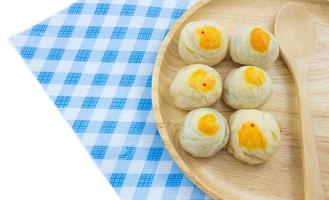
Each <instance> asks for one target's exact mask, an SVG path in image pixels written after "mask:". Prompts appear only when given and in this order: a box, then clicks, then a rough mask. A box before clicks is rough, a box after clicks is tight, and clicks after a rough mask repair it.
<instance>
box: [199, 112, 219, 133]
mask: <svg viewBox="0 0 329 200" xmlns="http://www.w3.org/2000/svg"><path fill="white" fill-rule="evenodd" d="M198 129H199V130H200V132H201V133H203V134H205V135H207V136H212V135H214V134H215V133H217V132H218V131H219V129H220V127H219V124H218V123H217V118H216V117H215V116H214V115H213V114H205V115H203V116H202V117H201V118H200V119H199V122H198Z"/></svg>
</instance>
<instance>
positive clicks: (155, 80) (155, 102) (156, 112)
mask: <svg viewBox="0 0 329 200" xmlns="http://www.w3.org/2000/svg"><path fill="white" fill-rule="evenodd" d="M210 1H212V0H200V1H198V2H197V3H195V4H194V5H193V6H191V7H190V8H189V9H188V10H187V11H186V12H185V13H184V14H183V16H181V18H180V19H179V20H177V21H176V22H175V24H174V25H173V26H172V27H171V28H170V31H169V32H168V34H167V36H166V37H165V39H164V41H163V42H162V44H161V47H160V49H159V52H158V54H157V57H156V62H155V65H154V69H153V73H152V89H151V93H152V112H153V116H154V118H155V122H156V125H157V128H158V130H159V133H160V137H161V138H162V141H163V143H164V146H165V147H166V149H167V151H168V152H169V154H170V155H171V157H172V159H173V160H174V161H175V163H176V164H177V165H178V167H179V168H180V169H181V170H182V172H183V173H184V175H185V176H187V177H188V178H189V179H190V180H191V181H192V182H193V184H195V185H197V186H198V187H199V188H200V189H201V190H202V191H204V192H205V193H206V194H208V195H209V196H210V197H212V198H214V199H224V197H223V196H221V195H220V194H221V193H222V192H215V191H214V190H213V189H211V188H209V187H208V186H206V185H205V184H204V183H203V181H201V180H200V179H199V178H198V177H197V176H195V174H194V172H193V171H192V170H190V168H189V167H188V166H187V165H186V164H185V162H184V161H183V160H182V159H181V157H180V156H179V154H178V153H177V151H176V149H175V147H174V145H173V144H172V142H171V141H170V138H169V136H168V132H167V130H166V128H165V126H164V120H163V118H162V116H161V114H160V106H159V92H158V84H159V74H160V67H161V65H162V63H163V60H164V54H165V52H166V50H167V48H168V46H169V44H170V41H171V40H172V38H173V37H174V35H175V34H176V32H177V30H178V28H179V27H180V26H181V25H182V24H183V23H184V22H185V21H186V20H187V19H188V18H189V17H190V16H191V15H192V14H193V13H194V12H195V11H197V10H199V9H200V8H202V7H203V6H205V5H206V4H207V3H209V2H210Z"/></svg>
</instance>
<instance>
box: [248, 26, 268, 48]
mask: <svg viewBox="0 0 329 200" xmlns="http://www.w3.org/2000/svg"><path fill="white" fill-rule="evenodd" d="M270 41H271V36H270V34H268V33H267V32H265V31H263V30H262V29H261V28H254V29H253V30H252V31H251V34H250V44H251V46H252V47H253V48H254V49H255V50H256V51H259V52H265V51H267V50H268V48H269V46H270Z"/></svg>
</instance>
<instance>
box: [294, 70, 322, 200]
mask: <svg viewBox="0 0 329 200" xmlns="http://www.w3.org/2000/svg"><path fill="white" fill-rule="evenodd" d="M306 74H307V73H306ZM304 76H305V77H295V79H296V84H297V89H298V98H299V107H300V120H301V127H302V137H301V140H302V152H303V169H304V193H305V194H304V195H305V200H324V192H323V186H322V181H321V174H320V173H321V172H320V167H319V160H318V154H317V150H316V142H315V136H314V133H313V126H312V113H311V110H310V106H309V105H310V104H309V100H308V96H309V95H308V93H307V81H306V80H307V75H304Z"/></svg>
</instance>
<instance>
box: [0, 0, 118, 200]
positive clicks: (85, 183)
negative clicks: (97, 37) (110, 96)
mask: <svg viewBox="0 0 329 200" xmlns="http://www.w3.org/2000/svg"><path fill="white" fill-rule="evenodd" d="M72 2H74V1H73V0H56V1H53V0H29V1H22V0H9V1H2V2H1V3H0V16H1V17H0V188H1V189H0V191H1V192H0V199H42V200H44V199H56V200H57V199H97V200H102V199H107V200H109V199H111V200H112V199H113V200H115V199H118V197H117V195H116V194H115V192H114V190H113V189H112V187H111V186H110V184H109V183H108V181H107V179H106V178H105V177H104V176H103V175H102V173H101V172H100V171H99V170H98V168H97V166H96V165H95V164H94V163H93V161H92V159H91V158H90V157H89V155H88V153H87V152H86V151H85V149H84V147H83V146H82V145H81V143H80V141H79V139H78V138H77V137H76V136H75V133H74V132H73V131H72V130H71V127H70V126H69V125H68V124H67V123H66V122H65V120H64V119H63V118H62V116H61V115H60V113H59V112H58V111H57V109H56V107H55V106H54V105H53V103H52V102H51V101H50V99H48V97H47V95H46V94H45V93H44V92H43V89H42V87H41V86H40V85H39V83H38V82H37V80H36V79H35V78H34V77H33V75H32V73H30V71H29V70H28V68H27V67H26V65H25V63H24V62H23V60H22V59H21V58H20V56H19V55H18V53H16V51H15V49H14V48H13V47H12V46H11V45H10V43H9V41H8V38H9V37H10V36H13V35H15V34H17V33H19V32H21V31H23V30H25V29H27V28H29V27H31V26H33V25H34V24H36V23H38V22H40V21H42V20H44V19H45V18H47V17H49V16H51V15H52V14H54V13H56V12H57V11H60V10H61V9H63V8H65V7H67V6H68V5H69V4H71V3H72Z"/></svg>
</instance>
